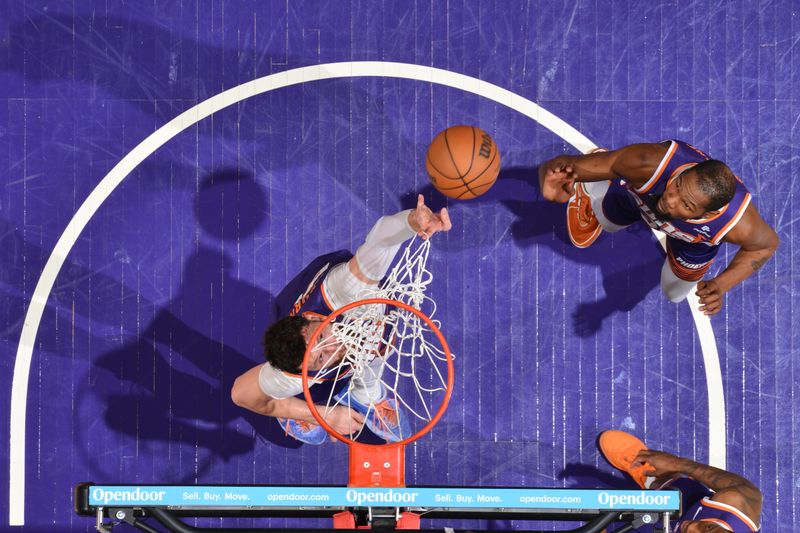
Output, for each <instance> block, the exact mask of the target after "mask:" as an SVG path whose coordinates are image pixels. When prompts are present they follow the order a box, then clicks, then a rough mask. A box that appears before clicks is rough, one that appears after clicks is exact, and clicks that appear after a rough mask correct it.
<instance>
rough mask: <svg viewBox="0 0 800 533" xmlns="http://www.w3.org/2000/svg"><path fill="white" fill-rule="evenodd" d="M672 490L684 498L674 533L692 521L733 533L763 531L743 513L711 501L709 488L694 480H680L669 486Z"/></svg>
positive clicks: (729, 506)
mask: <svg viewBox="0 0 800 533" xmlns="http://www.w3.org/2000/svg"><path fill="white" fill-rule="evenodd" d="M668 486H669V487H670V488H676V489H678V490H680V491H681V495H682V497H683V502H682V503H683V506H682V507H683V509H685V511H684V512H683V515H682V516H681V517H680V519H679V520H678V521H677V523H676V524H675V527H674V529H673V530H672V531H673V533H677V532H679V531H680V530H681V529H680V528H681V523H683V522H686V521H690V520H699V521H701V522H712V523H714V524H716V525H718V526H720V527H722V528H724V529H726V530H727V531H732V532H733V533H752V532H754V531H761V527H760V526H759V525H757V524H754V523H753V521H752V520H750V518H748V517H747V515H745V514H744V513H743V512H742V511H740V510H739V509H737V508H736V507H733V506H732V505H727V504H724V503H721V502H716V501H714V500H712V499H711V496H712V495H713V494H714V493H713V492H712V491H711V490H710V489H709V488H708V487H706V486H705V485H703V484H702V483H700V482H699V481H696V480H694V479H691V478H688V477H684V478H678V479H676V480H674V481H672V482H671V483H669V484H668Z"/></svg>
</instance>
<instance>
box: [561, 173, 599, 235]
mask: <svg viewBox="0 0 800 533" xmlns="http://www.w3.org/2000/svg"><path fill="white" fill-rule="evenodd" d="M602 231H603V227H602V226H601V225H600V222H598V220H597V217H596V216H595V215H594V211H593V210H592V201H591V198H589V194H588V193H587V192H586V189H585V188H584V186H583V183H580V182H578V183H575V194H574V195H573V196H572V198H570V199H569V203H568V204H567V233H569V240H571V241H572V244H574V245H575V246H577V247H578V248H586V247H587V246H589V245H590V244H592V243H593V242H594V241H596V240H597V237H599V236H600V233H601V232H602Z"/></svg>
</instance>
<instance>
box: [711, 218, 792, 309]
mask: <svg viewBox="0 0 800 533" xmlns="http://www.w3.org/2000/svg"><path fill="white" fill-rule="evenodd" d="M723 241H725V242H729V243H731V244H736V245H738V246H739V251H738V252H736V255H735V256H733V259H732V260H731V262H730V264H728V266H727V268H726V269H725V270H723V271H722V272H721V273H720V274H719V275H718V276H717V277H716V278H714V279H710V280H708V281H701V282H699V283H698V284H697V296H698V297H699V298H700V310H701V311H703V312H704V313H705V314H706V315H713V314H716V313H718V312H719V311H720V309H722V301H723V296H724V294H725V293H726V292H728V291H729V290H731V289H732V288H733V287H735V286H736V285H738V284H739V283H741V282H742V281H744V280H745V279H747V278H749V277H750V276H752V275H753V273H755V272H756V271H757V270H758V269H760V268H761V267H762V266H764V263H766V262H767V261H768V260H769V258H770V257H772V256H773V254H774V253H775V250H776V249H777V248H778V242H779V241H778V234H777V233H775V230H773V229H772V228H771V227H770V226H769V224H767V223H766V222H764V219H762V218H761V216H760V215H759V214H758V211H757V210H756V208H755V206H754V205H753V204H752V203H751V204H750V205H749V206H747V210H746V211H745V212H744V215H743V216H742V218H741V220H739V222H738V224H736V226H734V227H733V229H732V230H731V231H730V232H729V233H728V234H727V235H726V236H725V237H724V238H723Z"/></svg>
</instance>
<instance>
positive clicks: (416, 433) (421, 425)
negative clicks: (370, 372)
mask: <svg viewBox="0 0 800 533" xmlns="http://www.w3.org/2000/svg"><path fill="white" fill-rule="evenodd" d="M359 307H360V308H362V309H366V308H367V307H369V308H372V309H375V308H378V307H380V308H381V309H383V310H384V311H383V312H382V316H383V317H385V319H380V320H376V319H374V318H373V319H372V320H371V322H370V323H371V327H370V328H369V329H372V330H374V329H375V326H376V325H377V326H379V327H380V328H386V327H389V326H387V325H391V324H392V322H393V320H394V321H396V317H398V316H401V317H403V318H401V320H402V321H403V324H404V327H403V328H401V329H400V330H399V331H395V332H390V333H389V334H386V333H385V332H382V335H381V336H382V338H384V339H385V340H386V343H387V346H391V349H390V350H389V352H390V353H387V352H386V350H384V351H383V352H382V353H380V354H377V355H374V356H372V358H373V359H374V358H377V357H383V358H387V359H388V358H395V359H398V360H397V361H394V362H393V363H387V364H386V365H385V366H386V368H388V369H389V370H388V373H389V374H390V377H389V379H383V377H381V383H385V384H387V386H388V387H389V389H390V391H391V393H393V394H394V395H395V398H397V399H398V401H397V402H396V403H397V405H398V406H400V405H404V406H406V408H407V409H409V410H411V412H413V413H414V414H415V415H416V417H417V418H418V420H415V421H416V422H417V425H416V426H415V427H414V428H413V433H411V434H410V435H408V436H402V435H401V437H403V438H400V439H399V440H397V441H395V442H387V443H385V444H366V443H362V442H358V441H357V440H354V439H353V438H351V436H348V435H343V434H342V433H339V432H338V431H336V430H335V429H334V428H333V427H331V425H330V424H329V423H328V422H327V421H326V420H325V418H324V416H323V415H322V414H321V413H320V410H319V409H320V406H319V405H317V404H316V403H315V401H314V399H313V398H312V395H311V389H310V386H311V383H310V382H313V381H314V379H315V377H314V376H310V375H309V372H310V371H309V368H308V367H309V360H310V357H311V355H312V353H313V352H314V350H315V346H317V345H318V343H319V342H320V336H321V335H322V334H323V332H324V331H325V330H326V327H327V326H329V325H336V324H338V323H339V322H340V320H341V318H342V317H347V316H349V313H352V312H353V310H355V311H356V312H357V311H358V309H357V308H359ZM373 316H374V315H373ZM353 330H354V328H352V327H350V328H348V329H347V330H346V331H347V332H346V333H335V334H334V335H349V336H350V337H351V338H352V336H353V333H352V331H353ZM355 330H356V331H358V328H355ZM409 330H412V331H413V333H414V334H415V336H416V340H415V342H410V343H409V345H410V346H413V348H412V349H411V351H408V350H407V349H405V348H402V346H401V347H400V348H398V347H397V346H395V344H398V343H399V344H402V343H403V342H404V339H406V338H407V337H408V331H409ZM362 331H366V330H364V329H363V328H362ZM437 343H438V346H435V347H434V349H433V350H431V347H432V346H433V345H434V344H437ZM364 345H365V342H362V341H357V342H355V343H350V345H349V346H345V347H342V348H341V351H342V352H343V353H341V354H337V355H336V358H337V360H338V362H337V364H346V365H356V366H357V365H358V364H359V363H357V362H355V363H354V362H353V361H356V360H357V359H353V357H352V355H353V354H352V353H350V352H352V351H353V346H358V347H360V348H357V349H356V351H362V352H363V351H364V350H369V349H368V348H364ZM421 347H422V348H421ZM375 353H377V352H375ZM431 353H433V354H434V356H431ZM368 358H369V357H368ZM404 358H405V359H408V360H409V361H410V362H406V361H404V360H403V359H404ZM425 359H427V361H426V360H425ZM362 360H363V357H362ZM381 363H383V362H381ZM404 364H405V366H407V367H409V368H410V369H411V371H410V372H409V371H404V370H402V368H403V365H404ZM431 365H433V366H436V365H438V366H441V367H445V366H446V371H444V369H443V368H442V369H441V370H438V369H436V368H434V369H433V370H431V369H430V368H426V367H430V366H431ZM383 372H387V371H386V370H385V369H382V373H381V376H383ZM341 374H342V372H341V370H340V369H339V370H337V371H336V375H337V377H338V376H340V375H341ZM318 375H319V373H317V374H316V376H318ZM426 375H427V376H428V377H429V379H430V376H438V377H437V378H433V379H434V380H435V379H438V380H439V386H438V387H430V388H428V387H426V386H425V385H420V383H419V381H420V379H425V377H426ZM302 377H303V393H304V395H305V400H306V403H307V404H308V407H309V409H310V410H311V414H312V415H313V416H314V419H315V420H316V421H317V423H319V425H320V426H322V427H323V428H324V429H325V431H327V432H328V434H330V435H331V436H332V437H333V438H335V439H337V440H339V441H341V442H343V443H345V444H347V445H348V446H349V447H350V466H349V476H350V479H349V483H348V486H351V487H403V486H405V447H406V445H407V444H410V443H412V442H414V441H416V440H417V439H419V438H420V437H422V436H423V435H425V434H426V433H428V432H429V431H430V430H431V429H432V428H433V427H434V426H435V425H436V424H437V423H438V422H439V420H440V419H441V418H442V416H443V415H444V412H445V411H446V410H447V405H448V403H449V401H450V396H451V394H452V390H453V377H454V368H453V355H452V353H451V351H450V347H449V346H448V344H447V341H446V340H445V338H444V335H442V332H441V331H440V329H439V327H438V325H437V324H436V323H435V322H434V321H433V320H432V319H431V318H429V317H428V315H426V314H425V313H423V312H422V311H420V310H419V309H417V308H415V307H413V306H411V305H408V304H406V303H404V302H401V301H399V300H390V299H386V298H368V299H364V300H358V301H355V302H352V303H350V304H348V305H345V306H343V307H341V308H339V309H337V310H336V311H334V312H333V313H331V314H330V315H328V316H327V317H326V318H325V320H324V321H323V323H322V324H321V325H320V326H319V327H318V328H317V329H316V331H315V332H314V334H313V335H312V337H311V339H310V340H309V342H308V346H307V347H306V353H305V356H304V357H303V365H302ZM401 378H402V380H408V381H409V382H411V383H413V385H414V387H416V390H415V391H414V392H413V394H411V396H413V399H414V400H415V401H416V402H417V403H419V402H420V401H427V400H431V401H432V403H438V408H437V409H436V410H435V411H433V409H430V407H429V406H424V408H423V409H414V408H413V406H412V405H411V404H410V402H408V401H406V400H404V399H403V398H402V396H401V395H400V393H399V389H401V388H402V384H401V383H399V382H400V381H401ZM432 391H433V392H432ZM433 396H436V398H435V402H433ZM329 401H330V397H329ZM417 411H420V413H421V414H419V413H417ZM426 413H427V414H426ZM359 434H360V433H359ZM356 438H358V437H356Z"/></svg>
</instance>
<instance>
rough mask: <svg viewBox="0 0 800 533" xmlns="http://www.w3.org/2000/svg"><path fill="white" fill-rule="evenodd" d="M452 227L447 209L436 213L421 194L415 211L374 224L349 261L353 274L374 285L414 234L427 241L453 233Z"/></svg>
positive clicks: (400, 213)
mask: <svg viewBox="0 0 800 533" xmlns="http://www.w3.org/2000/svg"><path fill="white" fill-rule="evenodd" d="M452 227H453V225H452V223H451V222H450V215H449V214H448V213H447V209H446V208H443V209H442V210H441V211H439V213H434V212H433V211H431V209H430V208H429V207H428V206H427V205H425V197H424V196H422V195H421V194H420V195H418V196H417V207H415V208H414V209H410V210H406V211H401V212H399V213H397V214H395V215H390V216H385V217H381V218H380V219H379V220H378V222H376V223H375V226H373V228H372V230H371V231H370V232H369V234H368V235H367V238H366V239H365V240H364V244H362V245H361V246H360V247H359V248H358V250H357V251H356V255H355V256H354V257H353V258H352V259H351V260H350V263H349V264H348V266H349V269H350V272H351V273H352V274H353V275H354V276H355V277H356V278H358V279H359V280H360V281H362V282H364V283H368V284H371V285H374V284H376V283H378V281H380V279H381V278H382V277H383V276H384V275H386V270H387V269H388V268H389V265H391V263H392V260H393V259H394V256H395V254H396V253H397V250H398V249H399V248H400V245H401V244H403V243H404V242H405V241H407V240H408V239H410V238H411V237H413V236H414V234H417V235H418V236H420V237H422V238H423V239H428V238H430V237H431V236H433V235H434V234H435V233H438V232H440V231H450V228H452Z"/></svg>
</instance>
